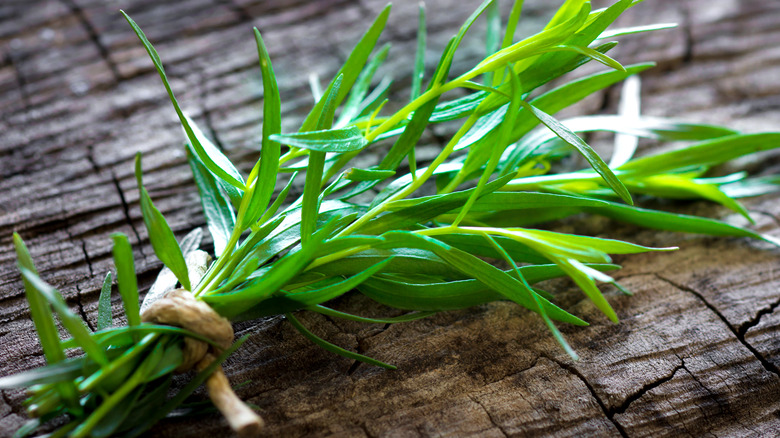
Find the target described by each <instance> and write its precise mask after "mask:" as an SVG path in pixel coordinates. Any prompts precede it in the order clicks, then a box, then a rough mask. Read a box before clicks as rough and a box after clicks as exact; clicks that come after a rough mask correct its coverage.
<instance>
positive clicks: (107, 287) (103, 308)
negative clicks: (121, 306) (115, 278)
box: [97, 271, 114, 330]
mask: <svg viewBox="0 0 780 438" xmlns="http://www.w3.org/2000/svg"><path fill="white" fill-rule="evenodd" d="M113 323H114V319H113V316H112V315H111V272H110V271H109V272H108V273H107V274H106V279H105V280H103V287H102V288H101V289H100V298H98V316H97V329H98V330H103V329H106V328H108V327H111V325H112V324H113Z"/></svg>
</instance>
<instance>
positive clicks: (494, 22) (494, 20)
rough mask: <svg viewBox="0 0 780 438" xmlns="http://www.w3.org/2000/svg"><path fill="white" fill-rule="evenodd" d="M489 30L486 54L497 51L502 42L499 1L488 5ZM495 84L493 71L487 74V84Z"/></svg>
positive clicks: (487, 31)
mask: <svg viewBox="0 0 780 438" xmlns="http://www.w3.org/2000/svg"><path fill="white" fill-rule="evenodd" d="M485 16H486V18H487V30H486V32H485V56H490V55H492V54H494V53H496V52H497V51H498V50H499V48H500V44H501V35H500V34H501V11H500V10H499V9H498V2H493V3H491V4H490V6H488V8H487V13H486V14H485ZM492 84H493V75H492V73H486V74H485V85H487V86H488V87H490V86H491V85H492Z"/></svg>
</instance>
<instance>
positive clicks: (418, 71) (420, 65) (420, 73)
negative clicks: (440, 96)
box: [410, 3, 428, 100]
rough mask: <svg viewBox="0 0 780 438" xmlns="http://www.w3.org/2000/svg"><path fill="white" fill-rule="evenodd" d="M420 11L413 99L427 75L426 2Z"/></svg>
mask: <svg viewBox="0 0 780 438" xmlns="http://www.w3.org/2000/svg"><path fill="white" fill-rule="evenodd" d="M419 8H420V12H419V15H418V21H417V50H416V51H415V55H414V70H413V71H412V85H411V91H410V94H411V96H410V98H411V100H414V99H417V98H418V97H419V96H420V90H422V81H423V77H424V76H425V46H426V44H427V42H426V40H427V33H428V32H427V30H426V27H425V4H424V3H420V6H419Z"/></svg>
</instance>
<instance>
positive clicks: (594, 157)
mask: <svg viewBox="0 0 780 438" xmlns="http://www.w3.org/2000/svg"><path fill="white" fill-rule="evenodd" d="M520 104H521V105H522V106H523V108H525V109H526V110H527V111H529V112H530V113H532V114H533V115H534V117H536V118H537V119H539V121H540V122H542V123H543V124H544V125H545V126H547V127H548V128H549V129H550V130H551V131H553V132H555V134H556V135H557V136H558V137H560V138H561V140H563V141H565V142H566V143H568V144H570V145H571V146H573V147H574V148H576V149H577V150H578V151H579V152H580V153H581V154H582V156H584V157H585V159H586V160H588V163H590V165H591V166H592V167H593V170H595V171H596V172H597V173H598V174H599V175H601V177H602V178H604V181H605V182H606V183H607V185H609V186H610V187H611V188H612V190H614V191H615V193H617V194H618V196H620V198H621V199H623V201H625V202H626V203H627V204H629V205H633V203H634V201H633V200H632V199H631V194H630V193H628V190H627V189H626V186H624V185H623V183H622V182H620V180H619V179H618V177H617V176H615V174H614V173H613V172H612V170H611V169H610V168H609V166H607V163H605V162H604V160H602V159H601V157H600V156H599V155H598V154H597V153H596V151H594V150H593V149H592V148H591V147H590V146H589V145H588V144H587V143H585V142H584V141H583V140H582V139H581V138H580V137H578V136H577V134H575V133H573V132H571V131H570V130H569V129H568V128H566V126H564V125H563V124H562V123H561V122H559V121H558V120H556V119H555V118H554V117H552V116H550V115H549V114H547V113H545V112H544V111H542V110H540V109H538V108H536V107H535V106H533V105H531V104H529V103H527V102H523V101H521V102H520Z"/></svg>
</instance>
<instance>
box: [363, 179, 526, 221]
mask: <svg viewBox="0 0 780 438" xmlns="http://www.w3.org/2000/svg"><path fill="white" fill-rule="evenodd" d="M511 178H512V175H506V176H503V177H501V178H498V179H496V180H494V181H491V182H490V183H488V184H486V185H485V186H484V187H482V188H481V190H480V196H484V195H485V194H487V193H490V192H492V191H494V190H497V189H499V188H501V187H502V186H504V185H505V184H506V183H507V182H508V181H509V180H511ZM475 191H476V189H469V190H463V191H459V192H454V193H448V194H444V195H433V196H426V197H421V198H414V199H406V200H399V201H394V202H392V203H391V204H388V206H387V208H388V209H389V210H394V211H392V212H391V213H388V214H385V215H383V216H379V217H377V218H376V219H373V220H371V221H369V222H367V223H366V224H365V225H363V226H362V227H360V228H359V229H358V230H357V231H358V232H360V233H363V234H379V233H383V232H385V231H390V230H400V229H404V228H408V227H409V226H412V225H415V224H421V223H425V222H427V221H429V220H430V219H433V218H435V217H436V216H438V215H440V214H442V213H446V212H448V211H450V210H453V209H455V208H457V207H460V206H461V205H462V204H463V202H464V201H465V200H467V199H468V198H469V197H470V196H471V195H472V193H474V192H475Z"/></svg>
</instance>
